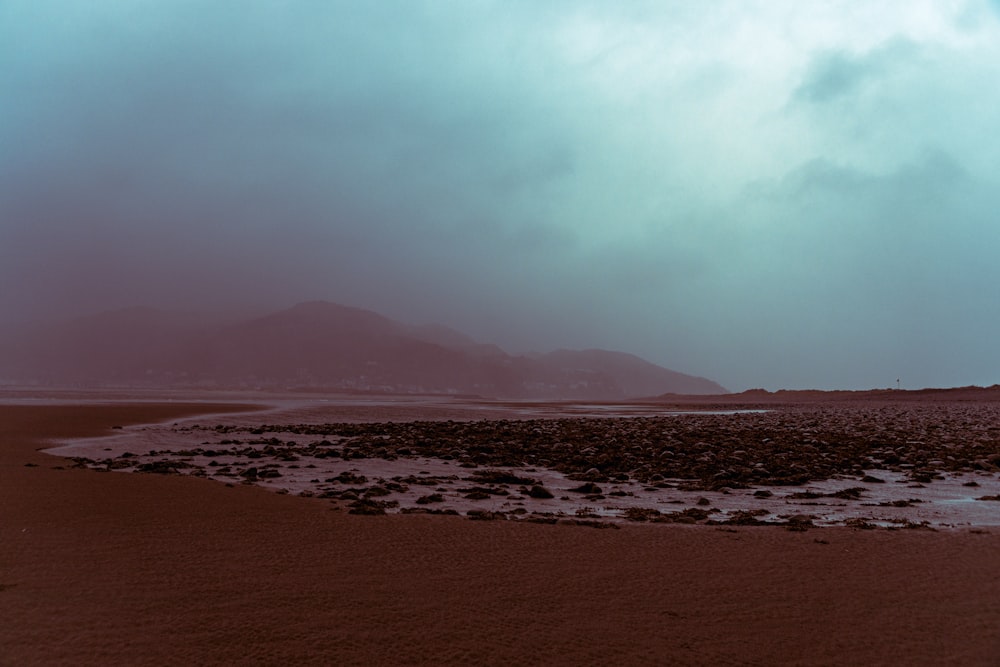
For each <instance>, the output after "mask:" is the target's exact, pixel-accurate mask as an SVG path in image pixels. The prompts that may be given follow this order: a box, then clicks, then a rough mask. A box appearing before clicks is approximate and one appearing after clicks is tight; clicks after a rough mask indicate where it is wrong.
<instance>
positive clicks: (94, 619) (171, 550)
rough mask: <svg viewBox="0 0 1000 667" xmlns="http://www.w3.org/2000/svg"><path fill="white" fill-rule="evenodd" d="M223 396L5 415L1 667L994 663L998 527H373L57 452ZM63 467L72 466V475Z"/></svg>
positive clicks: (0, 461)
mask: <svg viewBox="0 0 1000 667" xmlns="http://www.w3.org/2000/svg"><path fill="white" fill-rule="evenodd" d="M224 409H225V408H224V407H223V406H215V405H204V404H191V405H186V404H181V403H171V404H154V403H145V404H134V405H129V404H115V403H106V404H100V405H91V406H86V405H73V404H58V405H35V406H32V405H16V406H3V407H0V511H2V514H0V606H2V608H3V610H4V622H3V624H2V625H0V664H4V665H7V664H11V665H24V664H183V663H197V664H227V663H228V664H231V663H241V664H498V665H499V664H577V665H579V664H595V665H596V664H682V665H683V664H690V665H697V664H721V665H726V664H730V665H755V664H759V665H773V664H869V665H872V664H891V665H897V664H898V665H921V664H924V665H943V664H953V665H994V664H996V656H997V655H1000V569H998V568H997V565H998V564H1000V556H998V554H1000V533H998V532H997V531H995V530H991V529H975V530H952V531H937V532H929V531H867V530H853V529H850V528H823V529H812V530H808V531H806V532H790V531H788V530H785V529H783V528H778V527H731V526H682V525H646V524H640V525H633V524H628V525H624V526H622V528H621V529H620V530H595V529H593V528H588V527H584V526H573V525H538V524H526V523H515V522H509V521H503V522H500V521H493V522H474V521H468V520H466V519H463V518H458V517H447V516H420V515H406V516H354V515H349V514H347V513H346V512H343V511H336V510H334V509H331V506H330V504H329V503H328V502H324V501H322V500H320V499H316V498H299V497H293V496H282V495H278V494H274V493H270V492H267V491H266V490H263V489H260V488H258V487H255V486H248V485H241V484H235V485H233V486H226V485H225V484H221V483H219V482H216V481H212V480H208V479H199V478H195V477H185V476H179V475H128V474H117V473H111V472H103V473H102V472H97V471H93V470H86V469H72V468H71V467H70V466H68V465H67V461H66V460H65V459H61V458H57V457H53V456H50V455H47V454H43V453H41V452H39V451H37V450H39V449H41V448H44V447H47V446H50V445H51V444H52V443H51V439H53V438H55V439H65V438H71V437H80V436H87V435H101V434H105V433H111V432H112V431H111V430H110V428H111V427H112V426H113V425H128V424H140V423H149V422H154V421H160V420H167V419H179V418H181V417H183V416H186V415H192V414H197V413H204V412H220V411H222V410H224ZM59 468H62V469H59Z"/></svg>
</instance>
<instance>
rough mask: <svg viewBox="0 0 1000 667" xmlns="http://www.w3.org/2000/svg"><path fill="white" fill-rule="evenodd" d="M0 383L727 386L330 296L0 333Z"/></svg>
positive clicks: (502, 389) (484, 389) (627, 357)
mask: <svg viewBox="0 0 1000 667" xmlns="http://www.w3.org/2000/svg"><path fill="white" fill-rule="evenodd" d="M0 381H6V382H7V383H12V382H21V383H33V384H47V385H77V386H79V385H87V386H107V385H129V386H165V387H184V386H192V387H201V388H211V387H218V388H233V387H244V388H255V387H260V388H264V387H267V388H292V387H298V388H328V389H331V390H337V389H339V390H352V391H378V392H392V393H441V394H459V393H460V394H478V395H482V396H491V397H497V398H544V399H553V398H565V399H574V398H579V399H603V400H607V399H621V398H634V397H640V396H655V395H658V394H662V393H668V392H671V393H678V394H722V393H727V392H726V390H725V389H724V388H723V387H721V386H720V385H718V384H716V383H714V382H712V381H711V380H707V379H705V378H701V377H696V376H692V375H686V374H684V373H679V372H677V371H672V370H670V369H666V368H663V367H660V366H657V365H655V364H653V363H651V362H649V361H646V360H644V359H641V358H640V357H638V356H636V355H633V354H628V353H625V352H615V351H610V350H598V349H589V350H566V349H559V350H555V351H552V352H549V353H545V354H541V355H537V356H533V357H527V356H516V355H510V354H508V353H506V352H505V351H504V350H503V349H502V348H500V347H498V346H496V345H494V344H492V343H481V342H478V341H476V340H474V339H473V338H471V337H470V336H467V335H466V334H464V333H461V332H459V331H456V330H454V329H451V328H449V327H446V326H443V325H439V324H425V325H417V326H415V325H410V324H405V323H402V322H398V321H396V320H392V319H390V318H388V317H385V316H384V315H381V314H379V313H377V312H375V311H371V310H366V309H363V308H356V307H353V306H345V305H342V304H338V303H333V302H329V301H305V302H301V303H298V304H295V305H293V306H291V307H290V308H286V309H283V310H278V311H274V312H271V313H268V314H264V315H261V316H257V317H251V318H240V319H236V320H231V321H228V322H225V321H218V318H216V321H211V318H207V317H206V318H199V317H197V316H194V315H190V314H184V313H174V312H172V311H165V310H159V309H155V308H148V307H143V306H139V307H132V308H124V309H119V310H114V311H106V312H103V313H98V314H95V315H89V316H86V317H82V318H77V319H75V320H71V321H68V322H64V323H62V324H60V325H56V326H49V327H43V328H42V329H39V330H36V331H34V332H32V333H31V334H30V335H27V336H21V337H19V338H16V339H14V340H9V341H7V343H6V344H4V345H3V346H2V348H0Z"/></svg>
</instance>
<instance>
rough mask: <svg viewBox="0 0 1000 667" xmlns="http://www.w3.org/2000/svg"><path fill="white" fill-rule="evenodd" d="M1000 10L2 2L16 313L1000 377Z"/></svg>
mask: <svg viewBox="0 0 1000 667" xmlns="http://www.w3.org/2000/svg"><path fill="white" fill-rule="evenodd" d="M998 81H1000V3H996V2H994V3H990V2H986V1H985V0H983V1H974V0H969V1H966V2H963V1H956V2H939V1H937V0H927V1H919V0H901V1H898V2H890V1H881V2H877V1H872V2H861V1H858V2H819V1H816V2H808V3H805V2H798V1H791V0H790V1H781V0H768V1H766V2H756V3H755V2H744V1H740V2H724V1H718V2H660V1H657V2H623V3H617V2H615V3H612V2H582V1H573V2H558V1H553V2H544V3H543V2H535V1H524V2H517V1H505V2H486V1H484V2H471V1H466V0H455V1H452V2H447V1H444V0H439V1H431V2H418V1H411V0H406V1H402V0H401V1H398V2H393V1H390V0H380V1H379V2H362V1H357V2H330V1H327V0H323V1H319V0H317V1H313V2H309V1H300V2H292V3H285V2H263V1H257V0H241V1H233V2H223V1H220V2H212V3H203V2H187V1H181V0H176V1H171V2H160V1H158V0H128V1H124V0H121V1H117V0H116V1H111V0H89V1H88V2H62V1H57V0H3V1H0V285H2V286H3V287H2V289H0V313H2V314H0V321H2V324H3V325H4V326H7V327H10V326H13V325H14V324H17V323H22V322H25V321H30V320H35V319H40V318H54V317H73V316H78V315H83V314H88V313H92V312H96V311H99V310H105V309H112V308H119V307H125V306H131V305H140V304H141V305H148V306H154V307H160V308H171V309H177V308H181V309H186V310H205V309H217V310H236V309H242V310H253V309H259V310H261V311H264V310H267V309H273V308H278V307H285V306H289V305H291V304H293V303H295V302H297V301H302V300H306V299H327V300H331V301H336V302H340V303H345V304H349V305H355V306H360V307H364V308H369V309H372V310H376V311H378V312H380V313H382V314H384V315H387V316H389V317H392V318H395V319H399V320H402V321H406V322H411V323H414V324H419V323H425V322H438V323H441V324H445V325H448V326H450V327H454V328H456V329H458V330H461V331H464V332H466V333H468V334H470V335H472V336H473V337H475V338H477V339H479V340H482V341H489V342H495V343H497V344H499V345H501V346H502V347H504V348H505V349H507V350H508V351H511V352H524V351H528V350H531V349H536V350H541V351H545V350H549V349H553V348H556V347H574V348H588V347H601V348H607V349H614V350H623V351H627V352H632V353H635V354H639V355H640V356H642V357H644V358H646V359H648V360H650V361H652V362H654V363H657V364H660V365H662V366H665V367H668V368H672V369H674V370H678V371H681V372H685V373H692V374H696V375H701V376H705V377H709V378H711V379H713V380H715V381H717V382H719V383H721V384H722V385H724V386H726V387H728V388H730V389H731V390H735V391H739V390H741V389H746V388H749V387H765V388H769V389H778V388H844V389H851V388H858V389H866V388H872V387H887V386H895V384H896V379H897V378H900V380H901V384H902V386H903V387H904V388H906V387H909V388H919V387H925V386H939V387H940V386H959V385H968V384H980V385H990V384H994V383H996V382H1000V348H998V346H997V345H996V342H995V337H996V331H997V330H998V328H1000V299H998V287H997V285H1000V263H998V262H997V261H996V257H997V253H998V250H1000V224H998V220H997V211H998V210H1000V187H998V186H1000V183H998V180H1000V144H998V139H997V137H998V132H997V128H998V125H997V109H1000V85H997V82H998Z"/></svg>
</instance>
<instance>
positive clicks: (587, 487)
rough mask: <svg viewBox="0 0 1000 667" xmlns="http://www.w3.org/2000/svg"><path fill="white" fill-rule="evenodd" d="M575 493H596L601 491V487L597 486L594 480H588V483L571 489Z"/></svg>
mask: <svg viewBox="0 0 1000 667" xmlns="http://www.w3.org/2000/svg"><path fill="white" fill-rule="evenodd" d="M570 491H572V492H573V493H585V494H587V495H595V494H599V493H601V487H599V486H597V485H596V484H594V483H593V482H587V483H586V484H581V485H580V486H578V487H576V488H575V489H570Z"/></svg>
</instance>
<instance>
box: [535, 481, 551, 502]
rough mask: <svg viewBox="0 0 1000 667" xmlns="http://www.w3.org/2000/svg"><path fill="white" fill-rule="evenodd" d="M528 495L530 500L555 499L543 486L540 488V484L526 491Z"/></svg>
mask: <svg viewBox="0 0 1000 667" xmlns="http://www.w3.org/2000/svg"><path fill="white" fill-rule="evenodd" d="M528 495H529V496H530V497H532V498H538V499H541V500H545V499H548V498H554V497H555V496H553V495H552V492H551V491H549V490H548V489H546V488H545V487H544V486H541V485H540V484H535V485H534V486H532V487H531V488H530V489H528Z"/></svg>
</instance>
